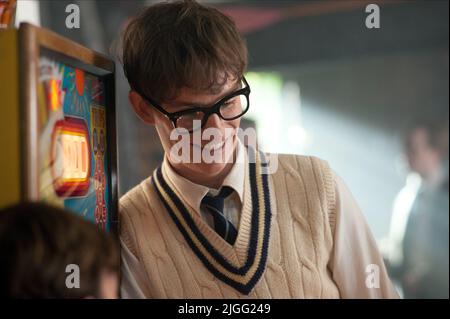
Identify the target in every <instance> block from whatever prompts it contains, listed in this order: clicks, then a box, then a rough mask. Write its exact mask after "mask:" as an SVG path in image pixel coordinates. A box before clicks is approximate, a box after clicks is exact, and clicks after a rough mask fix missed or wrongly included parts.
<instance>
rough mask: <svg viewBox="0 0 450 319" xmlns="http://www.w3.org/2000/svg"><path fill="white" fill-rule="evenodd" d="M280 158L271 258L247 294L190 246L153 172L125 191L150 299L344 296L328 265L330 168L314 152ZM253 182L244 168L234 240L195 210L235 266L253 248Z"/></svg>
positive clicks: (127, 232)
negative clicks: (224, 236)
mask: <svg viewBox="0 0 450 319" xmlns="http://www.w3.org/2000/svg"><path fill="white" fill-rule="evenodd" d="M278 161H279V165H278V170H277V171H276V173H274V174H271V175H268V178H267V182H268V188H269V190H270V207H271V216H272V218H271V223H270V229H269V233H270V237H269V238H270V240H269V245H268V252H267V261H266V262H265V263H264V264H263V265H262V266H263V268H262V270H263V272H262V275H261V277H260V278H258V280H257V281H256V283H255V284H254V286H253V285H251V286H250V288H251V290H250V291H249V292H248V294H247V293H245V292H242V291H239V289H236V288H234V287H233V285H230V284H227V283H225V282H224V281H223V280H220V279H219V278H218V276H217V275H214V273H213V272H211V271H210V270H209V269H208V268H207V267H206V266H205V264H204V263H203V262H202V261H201V259H200V258H199V255H198V254H197V253H196V252H194V251H193V249H192V247H191V246H190V244H189V243H188V241H187V240H186V237H184V236H183V234H182V233H181V232H180V229H179V228H178V227H177V225H176V224H175V222H174V220H173V219H172V218H171V215H170V214H169V212H168V210H167V209H166V206H164V205H163V202H162V201H161V197H159V196H158V193H157V191H156V189H155V187H154V185H153V183H154V182H155V181H154V179H155V177H151V178H148V179H146V180H144V181H143V182H142V183H141V184H140V185H138V186H136V187H135V188H134V189H132V190H131V191H130V192H128V193H127V194H126V195H125V196H123V197H122V199H121V200H120V235H121V238H122V241H123V242H124V243H125V245H126V246H127V247H128V249H129V250H130V251H131V252H132V253H133V254H134V255H135V256H136V258H138V260H139V261H140V262H141V263H142V265H143V266H144V267H143V268H144V269H145V272H146V273H147V275H148V282H149V284H148V285H147V286H148V287H150V291H145V292H144V293H145V294H146V296H147V297H149V298H246V297H250V298H339V291H338V288H337V286H336V284H335V283H334V282H333V280H332V277H331V274H330V272H329V270H328V268H327V264H328V262H329V260H330V258H331V256H330V255H331V252H332V249H333V228H334V208H335V194H334V181H333V177H332V172H331V170H330V168H329V166H328V164H327V163H326V162H325V161H322V160H320V159H318V158H315V157H306V156H296V155H280V156H279V157H278ZM162 176H164V172H162ZM166 181H167V179H166ZM250 185H251V182H250V177H249V170H248V169H246V182H245V190H244V204H243V211H242V218H241V222H240V225H239V229H238V231H239V233H238V238H237V240H236V243H235V245H234V246H230V245H229V244H228V243H226V242H225V241H224V240H222V239H221V238H220V237H219V236H218V235H217V234H216V233H215V232H214V230H212V229H211V228H210V227H209V226H208V225H207V224H206V223H205V222H204V221H203V220H202V219H201V218H200V217H199V215H198V214H192V212H191V214H190V216H191V217H192V219H193V221H194V223H195V225H196V226H197V227H198V229H199V230H200V232H201V233H202V234H203V235H204V237H205V238H206V240H208V241H209V242H210V243H211V244H212V246H213V247H214V248H215V249H216V250H217V251H219V252H220V253H221V255H222V256H223V257H224V258H225V259H226V260H227V261H229V262H230V264H232V265H236V266H242V265H243V264H244V263H245V261H246V258H247V252H248V251H249V250H248V248H249V245H250V240H249V239H250V238H251V216H252V200H251V189H250V187H251V186H250ZM169 186H170V185H169ZM258 253H260V251H258V252H257V254H258ZM213 263H214V262H213ZM218 268H220V266H218ZM223 272H224V275H225V276H228V275H229V274H228V273H227V271H226V270H223ZM220 274H221V273H219V275H220ZM230 276H231V275H230ZM238 280H239V279H238Z"/></svg>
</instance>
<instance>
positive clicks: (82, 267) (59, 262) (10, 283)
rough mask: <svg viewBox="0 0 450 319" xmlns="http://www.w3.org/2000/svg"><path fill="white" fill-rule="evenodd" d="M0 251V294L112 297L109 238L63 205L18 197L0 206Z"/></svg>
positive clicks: (115, 262) (113, 259) (114, 283)
mask: <svg viewBox="0 0 450 319" xmlns="http://www.w3.org/2000/svg"><path fill="white" fill-rule="evenodd" d="M0 251H1V254H0V296H1V297H10V298H117V295H118V266H119V259H118V252H117V247H116V244H115V242H114V239H113V238H112V237H111V236H110V235H107V234H105V233H103V232H101V231H100V230H99V229H98V228H97V227H96V226H95V225H94V224H92V223H90V222H88V221H86V220H84V219H82V218H81V217H78V216H76V215H75V214H72V213H70V212H67V211H65V210H64V209H61V208H56V207H53V206H49V205H46V204H42V203H22V204H18V205H15V206H11V207H8V208H5V209H2V210H0ZM70 265H72V266H70ZM73 265H76V266H78V268H79V285H78V284H77V281H76V280H77V279H75V277H74V276H77V270H75V268H76V266H73ZM74 267H75V268H74Z"/></svg>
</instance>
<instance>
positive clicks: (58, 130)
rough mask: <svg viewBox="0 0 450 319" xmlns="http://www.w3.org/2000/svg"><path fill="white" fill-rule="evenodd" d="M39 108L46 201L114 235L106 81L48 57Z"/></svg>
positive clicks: (40, 85)
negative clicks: (112, 232) (111, 220)
mask: <svg viewBox="0 0 450 319" xmlns="http://www.w3.org/2000/svg"><path fill="white" fill-rule="evenodd" d="M38 106H39V112H38V114H39V132H40V135H39V167H40V174H39V175H40V179H39V189H40V198H41V199H42V200H44V201H46V202H50V203H53V204H57V205H60V206H63V207H65V208H67V209H69V210H71V211H73V212H75V213H77V214H79V215H81V216H83V217H85V218H86V219H88V220H90V221H92V222H93V223H95V224H97V225H98V226H99V227H100V228H101V229H104V230H107V231H108V230H110V224H109V223H110V221H109V214H110V211H111V210H110V208H111V203H110V198H111V196H110V192H111V190H110V182H109V181H110V172H109V171H108V156H107V152H108V136H107V131H106V109H105V107H107V106H106V105H105V84H104V82H103V80H102V78H101V77H98V76H95V75H93V74H90V73H87V72H85V71H83V70H80V69H77V68H74V67H71V66H70V65H67V64H64V63H62V62H60V61H58V59H56V58H53V57H51V55H49V56H46V55H42V56H41V57H40V59H39V81H38Z"/></svg>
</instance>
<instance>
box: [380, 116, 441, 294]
mask: <svg viewBox="0 0 450 319" xmlns="http://www.w3.org/2000/svg"><path fill="white" fill-rule="evenodd" d="M446 119H448V117H446ZM446 121H447V120H446ZM448 134H449V133H448V121H447V122H446V123H441V122H439V121H421V122H418V123H416V124H415V125H413V126H411V128H410V129H409V130H408V132H407V134H406V139H405V155H406V158H407V161H408V165H409V168H410V171H411V173H410V175H409V177H408V180H407V183H406V186H405V187H404V188H403V189H402V191H401V192H400V193H399V195H398V196H397V199H396V201H395V203H394V209H393V217H392V222H391V231H390V239H391V250H390V253H389V258H388V259H389V265H390V272H391V275H392V276H393V278H395V279H396V280H397V281H398V283H399V284H400V285H401V288H402V291H403V295H404V297H405V298H417V299H418V298H448V296H449V290H448V289H449V285H448V282H449V277H448V272H449V259H448V251H449V193H448V165H449V164H448Z"/></svg>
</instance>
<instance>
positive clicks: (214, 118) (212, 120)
mask: <svg viewBox="0 0 450 319" xmlns="http://www.w3.org/2000/svg"><path fill="white" fill-rule="evenodd" d="M222 126H223V120H222V119H221V118H220V116H219V115H218V114H211V115H210V117H209V118H208V120H207V121H206V123H205V126H204V127H203V129H207V128H218V129H221V128H222Z"/></svg>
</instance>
